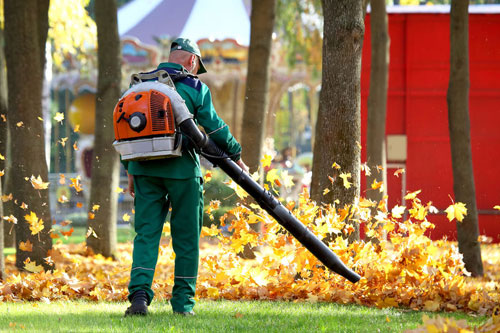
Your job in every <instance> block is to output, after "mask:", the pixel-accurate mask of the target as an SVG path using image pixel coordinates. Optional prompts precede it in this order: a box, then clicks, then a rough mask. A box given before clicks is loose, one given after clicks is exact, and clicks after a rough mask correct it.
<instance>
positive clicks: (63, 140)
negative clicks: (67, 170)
mask: <svg viewBox="0 0 500 333" xmlns="http://www.w3.org/2000/svg"><path fill="white" fill-rule="evenodd" d="M67 140H68V138H67V137H66V138H61V140H60V141H59V142H60V143H61V146H63V147H65V146H66V141H67Z"/></svg>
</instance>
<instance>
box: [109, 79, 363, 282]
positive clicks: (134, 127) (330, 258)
mask: <svg viewBox="0 0 500 333" xmlns="http://www.w3.org/2000/svg"><path fill="white" fill-rule="evenodd" d="M158 72H162V71H156V72H154V76H156V77H157V80H158V81H159V82H158V81H149V82H145V81H146V80H149V79H150V78H149V77H146V80H144V77H140V76H139V77H137V75H141V74H142V73H141V74H135V75H136V77H134V76H133V83H135V84H134V85H132V87H131V88H130V89H129V90H127V91H126V92H125V93H124V94H123V96H122V98H121V99H120V101H119V102H118V103H117V105H116V107H115V110H114V119H115V124H114V128H115V138H116V141H115V142H114V143H113V144H114V146H115V148H116V150H117V151H118V152H119V153H120V154H121V155H122V159H123V160H147V159H154V158H167V157H170V158H172V157H175V156H179V155H180V151H177V150H176V149H178V147H177V145H178V146H180V144H178V140H179V139H178V137H179V136H180V135H179V134H180V133H182V134H183V135H184V136H186V137H187V138H188V139H189V140H191V141H192V143H193V144H194V145H195V146H196V148H197V149H198V151H199V152H200V154H201V155H203V156H204V157H205V158H206V159H207V160H209V161H210V162H211V163H213V164H214V165H217V166H218V167H219V168H221V169H222V171H224V172H225V173H226V174H227V175H228V176H229V177H231V178H232V179H233V180H234V181H235V182H236V183H237V184H238V185H240V186H241V187H242V188H243V189H244V190H245V191H246V192H247V193H248V194H249V195H250V196H251V197H253V198H254V199H255V200H256V201H257V203H258V204H259V205H260V206H261V207H262V208H263V209H264V210H266V211H267V212H268V213H269V214H270V215H271V216H272V217H273V218H275V219H276V221H277V222H278V223H279V224H280V225H281V226H283V227H284V228H285V229H286V230H288V232H290V233H291V234H292V235H293V236H294V237H295V238H296V239H297V240H298V241H299V242H300V243H302V245H304V246H305V247H306V248H307V249H308V250H309V251H310V252H311V253H312V254H313V255H314V256H315V257H316V258H318V259H319V260H320V261H321V262H322V263H323V264H324V265H325V266H326V267H328V268H329V269H330V270H332V271H333V272H335V273H337V274H340V275H341V276H343V277H345V278H346V279H347V280H349V281H351V282H353V283H355V282H357V281H359V279H360V278H361V277H360V276H359V275H358V274H357V273H355V272H354V271H353V270H351V269H349V268H348V267H347V266H346V265H345V264H344V263H343V262H342V261H341V260H340V259H339V258H338V257H337V255H336V254H335V253H334V252H333V251H332V250H330V248H329V247H328V246H327V245H326V244H325V243H323V242H322V241H321V240H320V239H318V238H317V237H316V236H315V235H314V234H313V233H312V232H311V231H310V230H309V229H308V228H306V227H305V226H304V225H303V224H302V223H301V222H300V221H299V220H298V219H297V218H296V217H295V216H293V215H292V213H291V212H290V211H289V210H288V209H287V208H286V207H284V206H283V205H282V204H281V203H280V202H279V201H278V200H277V199H276V198H275V197H274V196H273V195H272V194H271V193H270V192H269V191H267V190H265V189H264V188H262V187H261V186H260V185H259V184H258V183H257V182H255V181H254V180H253V179H252V178H251V177H250V175H249V174H247V173H246V172H244V171H243V170H242V169H241V168H240V167H239V166H238V165H237V164H236V163H235V162H234V161H232V160H231V159H230V158H229V156H228V155H227V154H226V153H225V152H224V151H223V150H222V149H220V148H219V147H218V146H217V145H216V144H215V143H214V142H213V141H212V140H211V139H210V138H209V137H208V136H207V135H206V134H205V133H203V132H202V131H200V129H199V128H198V126H197V125H196V123H195V121H194V120H193V115H192V114H191V113H190V112H189V110H188V109H187V107H186V105H185V102H184V100H183V99H182V97H181V96H180V95H179V94H178V93H177V91H176V90H175V86H174V84H173V81H172V80H171V79H170V77H169V75H168V73H167V74H166V75H165V73H166V72H165V71H163V72H165V73H158ZM144 74H148V75H150V76H151V75H152V74H151V73H144ZM134 80H135V82H134ZM138 96H140V97H138ZM176 142H177V143H176Z"/></svg>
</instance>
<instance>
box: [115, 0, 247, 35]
mask: <svg viewBox="0 0 500 333" xmlns="http://www.w3.org/2000/svg"><path fill="white" fill-rule="evenodd" d="M250 2H251V1H250V0H182V1H178V0H133V1H131V2H129V3H127V4H126V5H124V6H123V7H121V8H120V9H119V10H118V32H119V34H120V36H121V37H135V38H137V39H139V40H140V41H141V42H142V43H146V44H152V45H154V44H156V41H155V38H162V37H169V38H172V37H185V38H189V39H192V40H194V41H198V40H200V39H203V38H208V39H219V40H223V39H226V38H232V39H235V40H236V41H237V42H238V43H239V44H242V45H249V43H250V18H249V17H250Z"/></svg>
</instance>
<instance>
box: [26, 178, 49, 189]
mask: <svg viewBox="0 0 500 333" xmlns="http://www.w3.org/2000/svg"><path fill="white" fill-rule="evenodd" d="M30 182H31V185H32V186H33V187H34V188H35V189H36V190H46V189H47V188H48V187H49V182H46V183H45V182H44V181H43V180H42V177H41V176H40V175H38V178H35V176H33V175H31V178H30Z"/></svg>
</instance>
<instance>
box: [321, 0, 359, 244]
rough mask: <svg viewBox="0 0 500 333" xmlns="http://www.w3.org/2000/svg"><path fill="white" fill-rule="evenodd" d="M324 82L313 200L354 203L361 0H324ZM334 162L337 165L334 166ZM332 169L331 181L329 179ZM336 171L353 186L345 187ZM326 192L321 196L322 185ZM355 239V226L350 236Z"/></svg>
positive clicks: (356, 192) (356, 234)
mask: <svg viewBox="0 0 500 333" xmlns="http://www.w3.org/2000/svg"><path fill="white" fill-rule="evenodd" d="M322 4H323V14H324V35H323V64H322V83H321V93H320V101H319V113H318V120H317V122H316V140H315V144H314V157H313V167H312V182H311V198H312V199H313V200H315V201H316V202H318V203H319V202H324V203H333V202H334V201H335V200H336V199H338V200H339V201H340V205H341V206H344V205H345V204H347V205H350V204H352V203H353V202H354V201H355V199H356V197H358V196H359V192H360V178H359V174H360V140H361V139H360V137H361V114H360V100H361V88H360V80H361V49H362V43H363V36H364V21H363V1H362V0H356V1H352V0H342V1H333V0H323V1H322ZM334 162H336V163H337V164H338V165H340V167H341V169H340V170H337V169H335V168H332V164H333V163H334ZM334 172H336V173H337V174H336V175H334V176H336V179H335V181H334V183H333V186H332V183H331V182H330V179H329V178H328V176H329V175H332V173H334ZM339 173H343V174H345V175H346V176H345V177H347V176H348V175H349V174H350V177H348V178H346V180H348V181H349V182H350V183H352V185H351V186H350V187H349V188H347V187H346V186H343V183H342V179H341V178H340V177H339ZM326 188H329V189H330V192H328V193H326V194H325V195H323V191H324V189H326ZM352 237H359V228H358V227H357V228H356V231H355V232H354V233H353V234H352Z"/></svg>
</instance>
